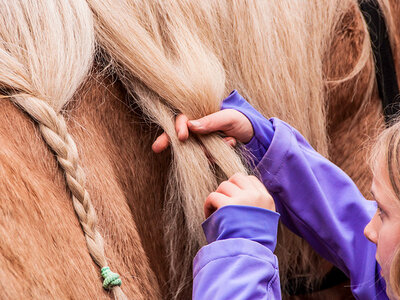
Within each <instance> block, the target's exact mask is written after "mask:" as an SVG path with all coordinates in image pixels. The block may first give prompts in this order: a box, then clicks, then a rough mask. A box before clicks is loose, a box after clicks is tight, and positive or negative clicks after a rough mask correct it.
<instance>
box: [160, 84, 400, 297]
mask: <svg viewBox="0 0 400 300" xmlns="http://www.w3.org/2000/svg"><path fill="white" fill-rule="evenodd" d="M176 128H177V132H178V137H179V138H180V139H181V140H182V141H183V140H185V139H186V138H187V136H188V129H187V128H189V129H190V130H191V131H193V132H195V133H199V134H206V133H209V132H213V131H218V130H220V131H224V132H225V134H227V135H228V136H230V137H231V138H229V139H227V142H228V143H230V144H232V145H233V144H234V143H235V140H236V139H237V140H239V141H240V142H244V143H247V144H246V147H247V148H248V149H249V150H250V151H251V152H252V153H253V155H254V156H255V160H256V164H257V169H258V171H259V173H260V174H261V180H262V182H263V184H264V185H265V186H266V187H267V189H268V191H269V192H270V193H271V195H272V197H273V199H274V201H275V205H276V208H277V211H278V212H279V213H280V215H281V219H282V222H283V223H284V224H285V225H286V226H287V227H288V228H289V229H291V230H292V231H293V232H295V233H296V234H298V235H300V236H301V237H303V238H304V239H306V240H307V241H308V242H309V243H310V244H311V246H312V247H313V248H314V249H315V250H316V251H317V252H318V253H319V254H320V255H321V256H323V257H324V258H326V259H327V260H329V261H331V262H332V263H333V264H335V265H336V266H337V267H338V268H340V269H341V270H342V271H343V272H344V273H345V274H346V275H347V276H348V277H349V278H350V280H351V288H352V292H353V295H354V296H355V297H356V298H357V299H388V297H390V298H393V299H394V298H399V297H400V292H399V291H400V262H399V257H400V254H399V253H398V251H397V250H398V248H399V246H400V201H399V194H400V193H399V190H400V163H399V162H398V159H399V158H398V154H397V151H398V148H400V123H399V124H398V125H394V126H392V127H391V128H389V129H387V130H385V131H384V132H383V133H382V134H381V136H380V138H379V140H378V142H377V144H376V146H375V150H374V156H373V158H374V161H375V164H374V165H373V172H374V179H373V184H372V192H373V194H374V195H375V197H376V201H367V200H365V199H364V197H363V196H362V195H361V193H360V192H359V191H358V189H357V187H356V186H355V184H354V183H353V182H352V180H351V179H350V178H349V177H348V176H347V175H346V174H345V173H344V172H343V171H342V170H340V169H339V168H338V167H337V166H335V165H334V164H332V163H331V162H330V161H328V160H327V159H325V158H323V157H322V156H321V155H319V154H318V153H317V152H315V151H314V150H313V149H312V148H311V146H310V145H309V144H308V143H307V141H306V140H305V139H304V138H303V137H302V136H301V135H300V134H299V133H298V132H297V131H296V130H295V129H293V128H292V127H290V126H289V125H288V124H286V123H284V122H282V121H280V120H279V119H274V118H273V119H271V120H267V119H265V118H264V117H263V116H262V115H261V114H259V113H258V112H257V111H256V110H255V109H254V108H252V107H251V106H250V105H249V104H248V103H247V102H246V101H245V100H244V99H243V98H242V97H241V96H240V95H239V94H238V93H237V92H236V91H233V92H232V93H231V95H229V97H228V98H226V99H225V100H224V101H223V103H222V110H221V111H220V112H217V113H214V114H212V115H209V116H206V117H204V118H202V119H199V120H195V121H189V122H188V121H187V118H186V117H185V116H182V115H181V116H179V118H177V122H176ZM167 146H168V137H167V136H166V135H165V134H163V135H161V136H160V137H159V138H158V139H157V140H156V142H155V143H154V144H153V150H154V151H155V152H160V151H162V150H163V149H165V148H166V147H167ZM250 182H251V183H252V185H253V187H252V186H251V184H250ZM230 183H232V184H230ZM254 187H257V191H258V192H256V194H257V195H256V194H253V196H252V195H251V194H249V197H248V198H246V197H243V195H246V193H250V191H251V190H254ZM252 197H253V198H254V199H255V200H256V201H255V202H254V203H253V202H252V200H253V198H252ZM260 199H263V200H260ZM270 200H271V199H270V198H269V196H268V193H267V192H266V191H265V190H262V189H261V187H259V186H258V184H256V181H255V180H254V178H251V177H247V176H245V175H235V176H234V177H233V178H230V179H229V181H228V183H227V182H224V183H222V184H221V185H220V187H219V188H218V189H217V191H216V192H215V193H211V194H210V196H209V197H208V198H207V200H206V206H205V209H206V217H208V214H209V213H210V212H211V211H212V210H217V211H216V212H215V213H214V214H212V215H211V216H210V217H209V218H208V219H207V220H206V221H205V222H204V223H203V229H204V231H205V234H206V237H207V241H208V242H209V245H207V246H205V247H203V248H202V249H201V250H200V251H199V253H198V254H197V256H196V258H195V260H194V265H193V272H194V282H193V298H194V299H279V298H280V291H279V280H278V275H277V274H278V273H277V267H278V263H277V260H276V258H275V256H274V255H273V251H274V248H275V243H276V224H277V220H278V215H277V214H276V213H274V212H273V206H272V205H271V203H270ZM376 203H378V209H377V206H376ZM231 204H234V205H231ZM256 206H258V207H256ZM375 212H376V213H375ZM363 231H364V234H365V236H366V237H367V238H368V239H369V240H368V239H367V238H366V237H365V236H364V235H363ZM375 256H376V258H375ZM384 279H385V280H386V282H387V283H388V285H387V287H386V285H385V280H384Z"/></svg>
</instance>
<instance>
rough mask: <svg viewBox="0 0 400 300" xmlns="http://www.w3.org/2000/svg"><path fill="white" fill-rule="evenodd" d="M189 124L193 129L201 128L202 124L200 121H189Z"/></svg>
mask: <svg viewBox="0 0 400 300" xmlns="http://www.w3.org/2000/svg"><path fill="white" fill-rule="evenodd" d="M189 124H190V125H191V126H193V127H201V123H200V122H199V121H189Z"/></svg>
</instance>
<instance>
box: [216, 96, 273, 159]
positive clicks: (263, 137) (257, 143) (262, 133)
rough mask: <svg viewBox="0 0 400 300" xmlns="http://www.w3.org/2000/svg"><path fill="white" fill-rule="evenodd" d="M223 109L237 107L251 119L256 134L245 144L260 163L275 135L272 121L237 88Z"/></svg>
mask: <svg viewBox="0 0 400 300" xmlns="http://www.w3.org/2000/svg"><path fill="white" fill-rule="evenodd" d="M222 109H235V110H237V111H239V112H241V113H242V114H244V115H245V116H246V117H247V118H248V119H249V121H250V123H251V125H252V126H253V130H254V136H253V137H252V139H251V140H250V141H249V142H248V143H247V144H245V146H246V148H247V149H248V150H249V151H250V152H251V154H252V155H253V156H254V158H255V161H254V163H255V164H258V162H259V161H260V160H261V159H262V157H263V156H264V154H265V153H266V152H267V149H268V147H269V145H270V144H271V141H272V138H273V136H274V127H273V126H272V123H271V122H270V121H269V120H268V119H266V118H264V116H263V115H262V114H260V113H259V112H258V111H257V110H256V109H255V108H254V107H252V106H251V105H250V104H249V103H248V102H247V101H246V100H245V99H244V98H243V97H242V96H241V95H240V94H239V93H238V92H237V91H236V90H233V91H232V92H231V93H230V95H229V96H228V97H227V98H225V99H224V100H223V101H222V105H221V110H222Z"/></svg>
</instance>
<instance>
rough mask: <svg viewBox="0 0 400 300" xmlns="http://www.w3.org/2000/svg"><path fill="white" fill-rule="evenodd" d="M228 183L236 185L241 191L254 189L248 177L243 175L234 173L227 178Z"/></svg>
mask: <svg viewBox="0 0 400 300" xmlns="http://www.w3.org/2000/svg"><path fill="white" fill-rule="evenodd" d="M229 181H230V182H232V183H234V184H235V185H237V186H238V187H239V188H241V189H251V188H254V186H253V183H252V182H251V181H250V179H249V178H248V176H247V175H246V174H243V173H236V174H234V175H232V176H231V177H230V178H229Z"/></svg>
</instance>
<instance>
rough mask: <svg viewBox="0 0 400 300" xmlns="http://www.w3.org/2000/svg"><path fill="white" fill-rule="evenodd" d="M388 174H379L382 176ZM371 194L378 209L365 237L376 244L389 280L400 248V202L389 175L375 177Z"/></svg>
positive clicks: (377, 256)
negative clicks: (391, 266) (391, 268)
mask: <svg viewBox="0 0 400 300" xmlns="http://www.w3.org/2000/svg"><path fill="white" fill-rule="evenodd" d="M383 173H385V174H386V172H377V173H376V174H377V175H382V174H383ZM371 192H372V193H373V195H374V197H375V199H374V200H375V201H376V202H377V204H378V209H377V211H376V213H375V215H374V217H373V218H372V220H371V221H370V222H369V223H368V225H367V226H366V227H365V229H364V234H365V236H366V237H367V238H368V239H369V240H370V241H371V242H373V243H375V244H376V246H377V249H376V259H377V261H378V263H379V265H380V266H381V267H382V271H381V274H382V276H383V277H384V278H385V279H386V281H387V279H388V278H389V271H390V265H391V261H392V258H393V254H394V253H395V251H396V250H397V248H398V247H399V246H400V201H399V199H397V197H396V196H395V193H394V191H393V190H392V188H391V187H390V181H389V178H388V175H386V176H379V178H378V176H375V177H374V179H373V182H372V187H371Z"/></svg>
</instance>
